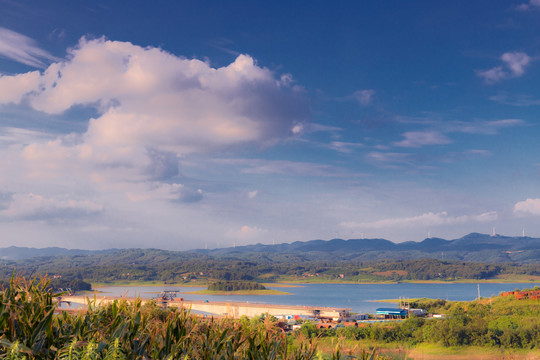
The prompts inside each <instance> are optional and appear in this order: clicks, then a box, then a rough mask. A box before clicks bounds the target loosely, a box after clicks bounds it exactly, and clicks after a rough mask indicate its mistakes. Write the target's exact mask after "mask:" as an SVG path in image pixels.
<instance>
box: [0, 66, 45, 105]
mask: <svg viewBox="0 0 540 360" xmlns="http://www.w3.org/2000/svg"><path fill="white" fill-rule="evenodd" d="M39 76H40V75H39V71H32V72H29V73H26V74H19V75H14V76H8V75H4V76H2V75H1V74H0V104H7V103H10V102H12V103H19V102H21V100H22V98H23V96H24V95H25V94H27V93H29V92H30V91H32V90H34V89H37V87H38V86H39Z"/></svg>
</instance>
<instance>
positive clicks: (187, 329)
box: [0, 276, 343, 360]
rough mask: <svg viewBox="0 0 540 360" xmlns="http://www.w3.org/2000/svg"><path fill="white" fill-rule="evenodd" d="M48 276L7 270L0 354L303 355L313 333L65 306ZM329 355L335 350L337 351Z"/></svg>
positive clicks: (126, 308)
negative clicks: (298, 335)
mask: <svg viewBox="0 0 540 360" xmlns="http://www.w3.org/2000/svg"><path fill="white" fill-rule="evenodd" d="M49 283H50V282H49V279H48V278H47V277H43V278H39V279H38V278H32V279H30V280H27V279H25V278H23V277H21V276H13V277H12V279H11V282H10V284H9V286H7V287H6V288H5V289H0V359H28V360H33V359H63V360H64V359H65V360H83V359H84V360H87V359H88V360H98V359H141V360H147V359H148V360H149V359H186V360H187V359H194V360H199V359H200V360H218V359H223V360H226V359H242V360H244V359H248V360H308V359H313V358H315V357H316V354H317V352H316V339H301V340H298V339H295V341H291V340H292V339H291V338H290V337H291V335H286V334H285V333H284V332H283V331H282V330H281V329H280V328H279V327H277V326H276V325H275V323H273V322H271V321H270V320H269V319H267V320H266V321H258V322H248V323H245V322H241V321H237V320H233V319H214V318H201V317H197V316H195V315H193V314H191V313H190V312H189V311H188V310H185V309H177V308H167V309H163V308H161V307H160V306H159V305H157V304H155V303H147V304H144V305H143V304H142V301H140V300H136V301H134V302H127V301H125V300H117V301H114V302H113V303H111V304H109V305H104V306H97V305H96V301H95V300H94V301H91V300H90V301H89V306H88V309H87V310H86V311H84V312H80V313H78V314H75V315H74V314H69V313H67V312H65V311H61V310H60V309H58V307H57V304H56V302H55V298H57V297H58V296H61V295H62V294H58V293H55V292H54V291H53V290H52V289H51V287H50V286H49ZM331 358H332V359H339V358H343V357H342V356H341V355H340V353H339V351H337V352H335V353H333V354H332V355H331Z"/></svg>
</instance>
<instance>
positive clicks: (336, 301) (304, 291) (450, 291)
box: [96, 283, 540, 313]
mask: <svg viewBox="0 0 540 360" xmlns="http://www.w3.org/2000/svg"><path fill="white" fill-rule="evenodd" d="M535 286H540V283H480V295H481V296H482V297H490V296H497V295H499V293H501V292H504V291H512V290H514V289H516V288H518V289H523V288H534V287H535ZM266 287H267V288H269V289H275V290H280V291H285V292H288V293H290V294H291V295H262V296H256V295H197V294H185V293H183V292H191V291H197V290H203V289H205V288H202V287H191V286H190V287H174V286H108V287H99V288H96V290H98V291H101V293H100V294H99V295H100V296H101V295H103V296H126V297H136V296H139V297H141V298H145V299H147V298H152V297H155V296H157V295H158V294H159V293H161V292H162V291H163V290H178V291H179V293H178V297H184V298H186V299H189V300H203V301H204V300H209V301H231V302H250V303H267V304H279V305H305V306H320V307H323V306H329V307H337V308H351V309H352V311H353V312H358V313H375V309H377V308H378V307H385V306H386V307H388V306H389V305H391V304H388V303H380V302H375V300H381V299H398V298H400V297H401V298H421V297H426V298H432V299H446V300H453V301H470V300H474V299H476V298H477V297H478V284H476V283H467V284H462V283H442V284H424V283H422V284H415V283H399V284H295V285H294V287H273V286H272V285H267V286H266Z"/></svg>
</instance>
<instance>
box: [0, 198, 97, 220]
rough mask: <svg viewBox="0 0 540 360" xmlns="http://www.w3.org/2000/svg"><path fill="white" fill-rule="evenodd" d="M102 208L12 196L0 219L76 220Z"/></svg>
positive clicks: (0, 212)
mask: <svg viewBox="0 0 540 360" xmlns="http://www.w3.org/2000/svg"><path fill="white" fill-rule="evenodd" d="M102 211H103V207H102V206H101V205H98V204H96V203H94V202H92V201H88V200H59V199H54V198H46V197H43V196H40V195H35V194H32V193H29V194H14V195H13V196H12V200H11V202H10V204H9V205H8V207H7V208H6V209H5V210H2V211H0V218H8V219H22V220H50V219H56V218H77V217H82V216H88V215H95V214H98V213H100V212H102Z"/></svg>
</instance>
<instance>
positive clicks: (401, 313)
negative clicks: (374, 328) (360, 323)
mask: <svg viewBox="0 0 540 360" xmlns="http://www.w3.org/2000/svg"><path fill="white" fill-rule="evenodd" d="M376 315H377V316H378V317H384V318H385V319H395V318H404V317H407V310H405V309H397V308H378V309H377V310H376Z"/></svg>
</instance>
